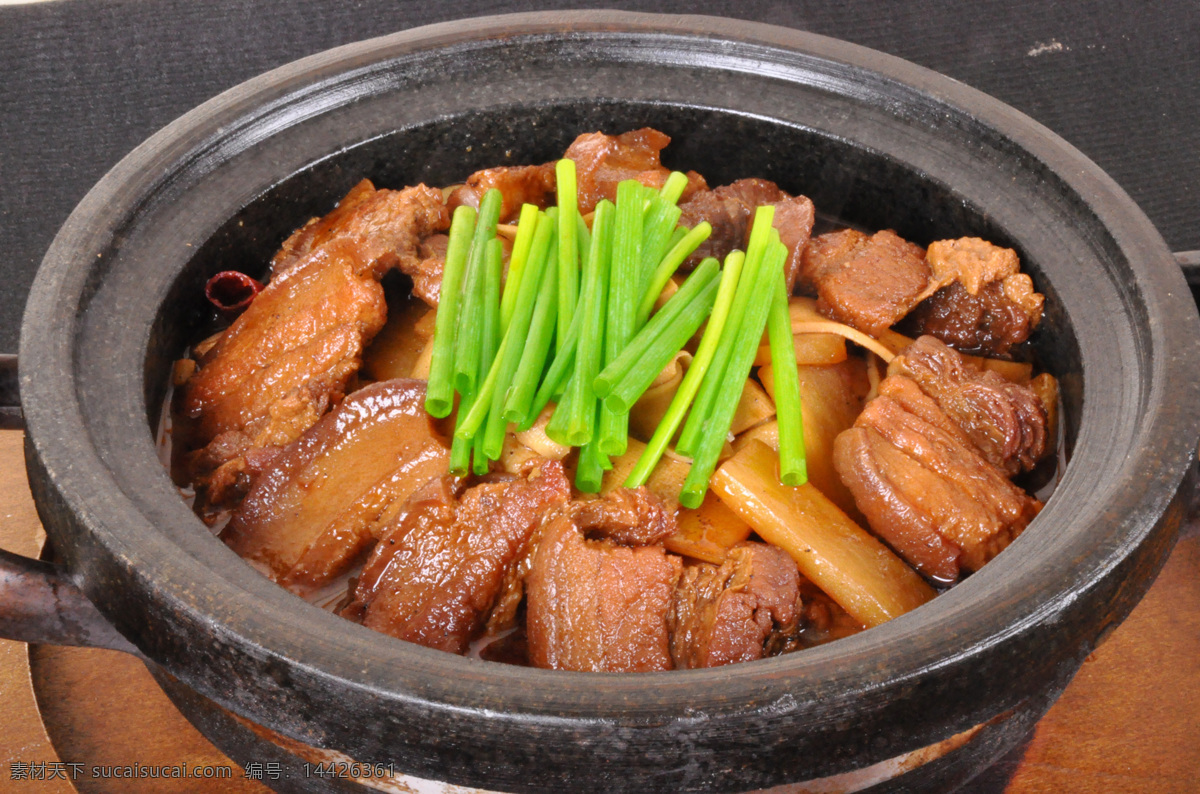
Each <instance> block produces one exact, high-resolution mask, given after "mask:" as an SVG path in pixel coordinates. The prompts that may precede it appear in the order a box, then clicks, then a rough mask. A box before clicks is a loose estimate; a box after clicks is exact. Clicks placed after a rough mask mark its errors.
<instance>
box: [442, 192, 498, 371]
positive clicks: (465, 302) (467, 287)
mask: <svg viewBox="0 0 1200 794" xmlns="http://www.w3.org/2000/svg"><path fill="white" fill-rule="evenodd" d="M502 198H503V197H502V196H501V194H500V191H499V190H496V189H495V188H492V189H491V190H489V191H488V192H487V193H485V194H484V195H483V200H482V201H480V202H479V216H478V218H477V220H476V222H475V234H474V237H473V239H472V241H471V255H470V257H469V258H468V260H467V272H466V275H465V277H464V280H465V283H464V285H463V299H462V305H461V308H460V310H459V315H458V332H457V335H456V336H457V338H456V339H455V351H454V388H455V390H456V391H457V392H458V393H459V394H474V393H475V389H476V387H477V386H478V384H479V381H480V380H481V379H482V378H481V376H480V374H479V373H480V367H479V361H480V358H479V353H480V350H481V349H482V347H481V343H482V335H481V333H480V330H481V329H480V327H479V318H480V317H481V316H482V314H483V288H484V279H485V275H484V272H485V269H486V263H485V261H484V256H485V250H484V249H485V248H487V244H488V243H489V242H491V241H492V240H494V239H496V223H497V221H498V220H499V219H500V204H501V202H502Z"/></svg>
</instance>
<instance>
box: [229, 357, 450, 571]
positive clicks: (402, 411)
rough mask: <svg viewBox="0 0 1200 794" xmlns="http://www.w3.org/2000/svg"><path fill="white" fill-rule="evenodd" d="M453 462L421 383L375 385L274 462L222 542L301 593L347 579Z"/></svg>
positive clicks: (348, 400)
mask: <svg viewBox="0 0 1200 794" xmlns="http://www.w3.org/2000/svg"><path fill="white" fill-rule="evenodd" d="M448 458H449V447H448V443H447V441H446V439H443V438H442V437H441V436H440V435H439V434H438V433H437V432H436V431H435V430H434V428H433V425H432V424H431V422H430V419H429V415H428V414H426V413H425V382H424V381H420V380H390V381H383V382H380V383H375V384H372V385H370V386H367V387H366V388H363V389H360V390H358V391H356V392H355V393H354V394H352V395H350V396H349V397H347V398H346V399H345V400H344V401H343V402H342V403H341V404H340V405H339V406H338V407H337V408H336V409H334V410H333V411H332V412H331V413H329V414H326V415H325V416H324V417H323V418H322V419H321V420H320V421H319V422H317V423H316V424H315V425H313V426H312V427H311V428H309V429H308V430H307V431H305V433H304V434H303V435H302V436H301V437H300V438H299V439H297V440H296V441H295V442H293V443H292V444H290V445H288V446H287V447H286V448H284V449H283V450H282V451H281V452H280V453H279V454H278V455H277V456H276V457H275V458H274V460H273V461H272V464H271V465H270V466H269V467H267V469H266V471H264V472H263V473H262V474H261V475H260V476H259V478H258V480H257V481H256V483H255V486H254V488H253V490H251V491H250V493H249V494H248V495H247V497H246V500H245V501H244V502H243V503H242V505H241V507H240V508H239V510H238V511H237V512H236V513H235V514H234V515H233V518H232V519H230V522H229V524H228V525H227V526H226V528H225V530H224V532H223V534H222V537H223V539H224V540H225V542H226V543H227V544H229V546H230V547H231V548H232V549H233V550H234V551H236V552H237V553H238V554H240V555H242V556H243V557H246V558H247V559H251V560H254V561H256V562H258V563H260V564H262V565H263V566H265V567H266V568H267V569H268V570H269V571H270V572H271V575H272V577H273V578H274V579H275V581H277V582H279V583H280V584H282V585H284V586H286V587H288V588H289V589H291V590H292V591H294V592H296V593H298V594H304V593H306V592H309V591H311V590H314V589H316V588H319V587H321V586H323V585H325V584H327V583H328V582H330V581H331V580H332V579H334V578H335V577H337V576H339V575H340V574H342V573H344V572H345V571H346V570H347V569H348V568H349V567H350V565H351V564H352V563H354V562H355V561H356V560H357V559H358V558H359V557H360V556H361V555H362V554H363V553H364V552H365V551H366V550H367V549H368V548H370V545H371V543H373V542H374V539H375V536H376V535H377V534H378V532H379V531H380V529H381V528H382V527H383V526H384V525H385V524H387V523H388V521H390V519H391V518H392V517H393V516H394V515H395V514H396V513H397V511H398V510H399V509H400V506H401V505H402V504H403V503H404V501H405V500H406V499H407V498H408V497H409V496H410V495H411V494H412V492H413V491H414V490H415V489H416V488H418V487H420V485H421V484H422V483H424V482H426V481H427V480H429V479H430V478H432V477H436V476H438V475H440V474H441V473H442V472H444V471H445V470H446V462H447V460H448Z"/></svg>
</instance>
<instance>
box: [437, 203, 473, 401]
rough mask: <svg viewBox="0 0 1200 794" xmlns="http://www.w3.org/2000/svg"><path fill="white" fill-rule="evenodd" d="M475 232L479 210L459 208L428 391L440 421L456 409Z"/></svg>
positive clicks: (449, 247)
mask: <svg viewBox="0 0 1200 794" xmlns="http://www.w3.org/2000/svg"><path fill="white" fill-rule="evenodd" d="M474 233H475V209H474V208H473V207H467V206H461V207H458V208H457V209H456V210H454V218H453V220H452V221H451V223H450V241H449V242H448V243H447V245H446V261H445V264H444V265H443V266H442V289H441V299H440V300H439V302H438V308H437V315H436V316H435V318H434V330H433V353H432V354H431V357H430V361H429V384H428V386H427V387H426V390H425V410H426V411H428V412H429V415H430V416H436V417H438V418H439V419H441V418H443V417H446V416H449V415H450V412H451V411H452V410H453V409H454V352H455V338H456V336H457V331H458V328H457V326H458V312H459V304H460V302H461V300H462V282H463V275H464V273H465V271H466V267H467V257H468V255H469V252H470V249H471V238H472V236H473V235H474Z"/></svg>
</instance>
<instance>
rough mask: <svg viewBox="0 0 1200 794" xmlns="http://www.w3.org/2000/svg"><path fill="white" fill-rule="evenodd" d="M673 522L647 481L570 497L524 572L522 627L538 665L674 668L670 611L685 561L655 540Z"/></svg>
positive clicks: (642, 669) (594, 669) (603, 668)
mask: <svg viewBox="0 0 1200 794" xmlns="http://www.w3.org/2000/svg"><path fill="white" fill-rule="evenodd" d="M674 531H675V521H674V518H673V517H672V515H671V514H670V512H668V510H667V509H666V507H665V506H664V505H663V504H662V502H661V501H660V500H659V499H658V498H657V497H655V496H654V495H653V494H651V493H650V492H649V491H648V490H646V489H645V488H644V487H643V488H640V489H638V490H637V491H636V492H633V493H632V494H631V493H630V492H627V491H624V490H623V489H618V490H616V491H614V492H612V493H611V494H609V495H606V496H604V497H602V498H599V499H591V500H586V501H576V502H571V503H570V504H569V505H567V506H566V507H565V508H563V509H562V510H561V511H560V512H558V513H557V514H556V515H555V516H554V517H553V518H551V519H550V520H549V521H548V523H547V524H546V526H545V527H544V528H543V532H542V539H541V541H540V542H539V544H538V550H537V554H536V557H535V558H534V561H533V568H532V570H531V571H530V573H529V577H528V579H527V580H526V593H527V604H526V635H527V639H528V644H529V659H530V662H531V663H532V664H533V665H535V666H536V667H544V668H550V669H554V670H579V671H591V672H650V671H654V670H670V669H671V667H672V660H671V644H670V635H669V633H668V620H669V615H670V610H671V600H672V595H673V593H674V591H675V585H676V582H677V581H678V579H679V575H680V571H681V568H682V563H681V561H680V559H679V558H678V557H676V556H674V555H669V554H667V553H666V552H665V551H663V548H662V547H661V546H657V545H641V546H638V547H634V548H631V547H629V546H624V545H619V544H618V543H616V542H614V541H613V540H612V539H611V538H612V537H614V536H615V537H619V538H624V539H626V540H638V541H644V542H646V543H651V542H655V543H656V542H659V541H661V540H662V539H663V538H665V537H667V536H668V535H670V534H673V533H674Z"/></svg>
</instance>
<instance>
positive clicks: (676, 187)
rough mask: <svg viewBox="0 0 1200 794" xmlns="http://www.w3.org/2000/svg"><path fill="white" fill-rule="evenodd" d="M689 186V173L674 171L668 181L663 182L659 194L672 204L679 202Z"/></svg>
mask: <svg viewBox="0 0 1200 794" xmlns="http://www.w3.org/2000/svg"><path fill="white" fill-rule="evenodd" d="M687 186H688V178H687V174H683V173H680V172H679V171H672V172H671V174H670V176H668V177H667V181H666V182H663V186H662V190H661V191H659V195H660V196H662V197H663V198H665V199H666V200H667V201H669V202H671V203H672V204H678V203H679V198H680V197H681V196H682V195H683V191H684V190H685V189H687Z"/></svg>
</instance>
